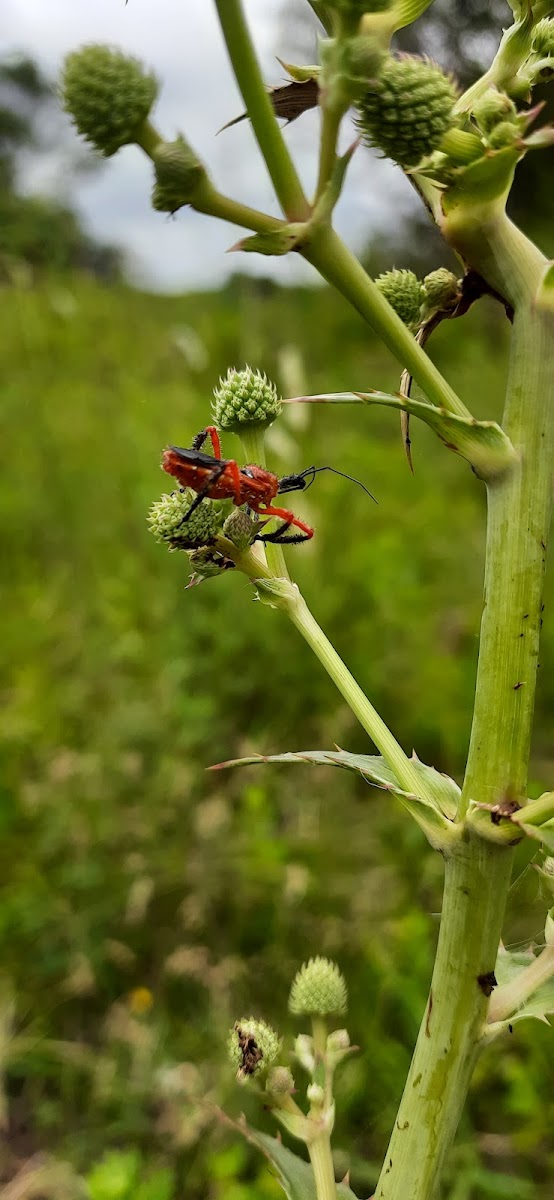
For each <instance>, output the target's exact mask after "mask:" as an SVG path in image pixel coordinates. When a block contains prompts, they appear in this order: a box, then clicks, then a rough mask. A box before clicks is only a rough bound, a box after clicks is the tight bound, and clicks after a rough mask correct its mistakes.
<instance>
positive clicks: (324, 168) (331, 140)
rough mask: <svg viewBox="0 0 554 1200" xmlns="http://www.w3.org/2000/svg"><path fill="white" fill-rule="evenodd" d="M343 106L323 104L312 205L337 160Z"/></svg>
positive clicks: (327, 182) (321, 193)
mask: <svg viewBox="0 0 554 1200" xmlns="http://www.w3.org/2000/svg"><path fill="white" fill-rule="evenodd" d="M345 111H346V110H345V108H344V107H342V106H339V105H336V104H333V105H324V106H323V109H322V116H321V138H320V143H319V172H318V179H317V187H316V193H315V199H314V205H315V204H316V203H317V201H318V200H319V199H320V197H321V196H322V195H323V193H324V191H325V189H326V187H327V185H328V184H329V182H330V180H331V176H332V174H333V170H334V167H335V163H336V161H337V141H338V136H339V130H340V126H341V121H342V118H343V116H344V113H345Z"/></svg>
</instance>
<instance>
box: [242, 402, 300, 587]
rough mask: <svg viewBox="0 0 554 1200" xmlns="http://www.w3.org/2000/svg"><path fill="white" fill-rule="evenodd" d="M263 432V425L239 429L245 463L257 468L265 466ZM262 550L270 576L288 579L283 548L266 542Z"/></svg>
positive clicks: (245, 426)
mask: <svg viewBox="0 0 554 1200" xmlns="http://www.w3.org/2000/svg"><path fill="white" fill-rule="evenodd" d="M265 432H266V431H265V427H264V426H263V425H244V428H243V429H241V432H240V440H241V442H242V448H243V450H244V455H245V461H246V463H256V464H257V465H258V466H259V467H265V466H266V465H267V464H266V457H265ZM263 548H264V550H265V558H266V561H267V565H268V568H269V570H270V572H271V574H272V575H275V576H276V577H277V578H278V579H289V578H290V577H289V573H288V570H287V564H286V562H285V555H284V553H283V547H282V546H279V545H278V544H277V543H275V542H266V543H265V545H264V547H263Z"/></svg>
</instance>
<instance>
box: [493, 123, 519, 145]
mask: <svg viewBox="0 0 554 1200" xmlns="http://www.w3.org/2000/svg"><path fill="white" fill-rule="evenodd" d="M518 142H521V129H520V127H519V125H518V124H517V122H515V121H500V123H499V124H498V125H495V127H494V129H491V132H490V133H489V136H488V143H489V146H490V148H491V150H504V148H505V147H506V146H516V145H517V144H518Z"/></svg>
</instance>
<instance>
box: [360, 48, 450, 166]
mask: <svg viewBox="0 0 554 1200" xmlns="http://www.w3.org/2000/svg"><path fill="white" fill-rule="evenodd" d="M455 101H456V89H455V86H454V83H453V82H452V80H451V79H449V78H448V76H447V75H445V74H444V72H443V71H441V69H440V67H438V66H437V65H436V63H433V62H430V61H429V60H428V59H423V58H412V57H410V56H408V55H405V56H404V57H401V58H394V57H392V56H390V57H389V58H386V59H385V60H384V62H383V64H382V66H381V70H380V73H379V76H378V78H377V79H376V80H374V81H373V82H372V84H371V87H370V88H369V89H368V91H367V92H366V93H365V95H364V96H363V97H362V99H361V100H360V101H359V102H358V104H357V111H358V119H357V124H358V128H359V130H360V134H361V136H362V138H363V140H364V141H365V142H366V144H367V145H369V146H374V147H376V148H377V149H378V150H382V151H383V154H386V155H387V156H388V157H389V158H392V159H393V160H394V162H397V163H399V164H400V166H401V167H405V168H408V167H415V166H417V164H418V163H419V162H421V159H422V158H426V157H427V155H428V154H432V152H433V151H434V150H438V148H439V146H440V143H441V140H442V137H443V135H444V134H445V133H446V131H447V129H449V128H450V127H451V126H452V125H453V124H454V123H455V122H454V115H453V109H454V104H455Z"/></svg>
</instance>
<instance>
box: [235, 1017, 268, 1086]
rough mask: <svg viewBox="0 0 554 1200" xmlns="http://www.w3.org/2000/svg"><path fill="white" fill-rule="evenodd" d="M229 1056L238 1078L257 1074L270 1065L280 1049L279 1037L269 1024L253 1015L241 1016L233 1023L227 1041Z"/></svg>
mask: <svg viewBox="0 0 554 1200" xmlns="http://www.w3.org/2000/svg"><path fill="white" fill-rule="evenodd" d="M227 1049H228V1052H229V1058H230V1059H231V1062H232V1064H233V1066H234V1067H235V1068H236V1071H237V1078H238V1079H242V1080H244V1079H247V1078H248V1077H249V1076H250V1075H258V1074H260V1073H261V1072H262V1071H265V1070H266V1068H267V1067H270V1066H271V1064H272V1063H273V1062H275V1059H276V1058H277V1056H278V1054H279V1051H280V1049H281V1039H280V1037H279V1036H278V1034H276V1033H275V1030H274V1029H272V1028H271V1025H267V1024H266V1022H265V1021H257V1020H256V1019H255V1017H242V1018H241V1020H240V1021H235V1024H234V1026H233V1028H232V1030H231V1032H230V1034H229V1038H228V1041H227Z"/></svg>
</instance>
